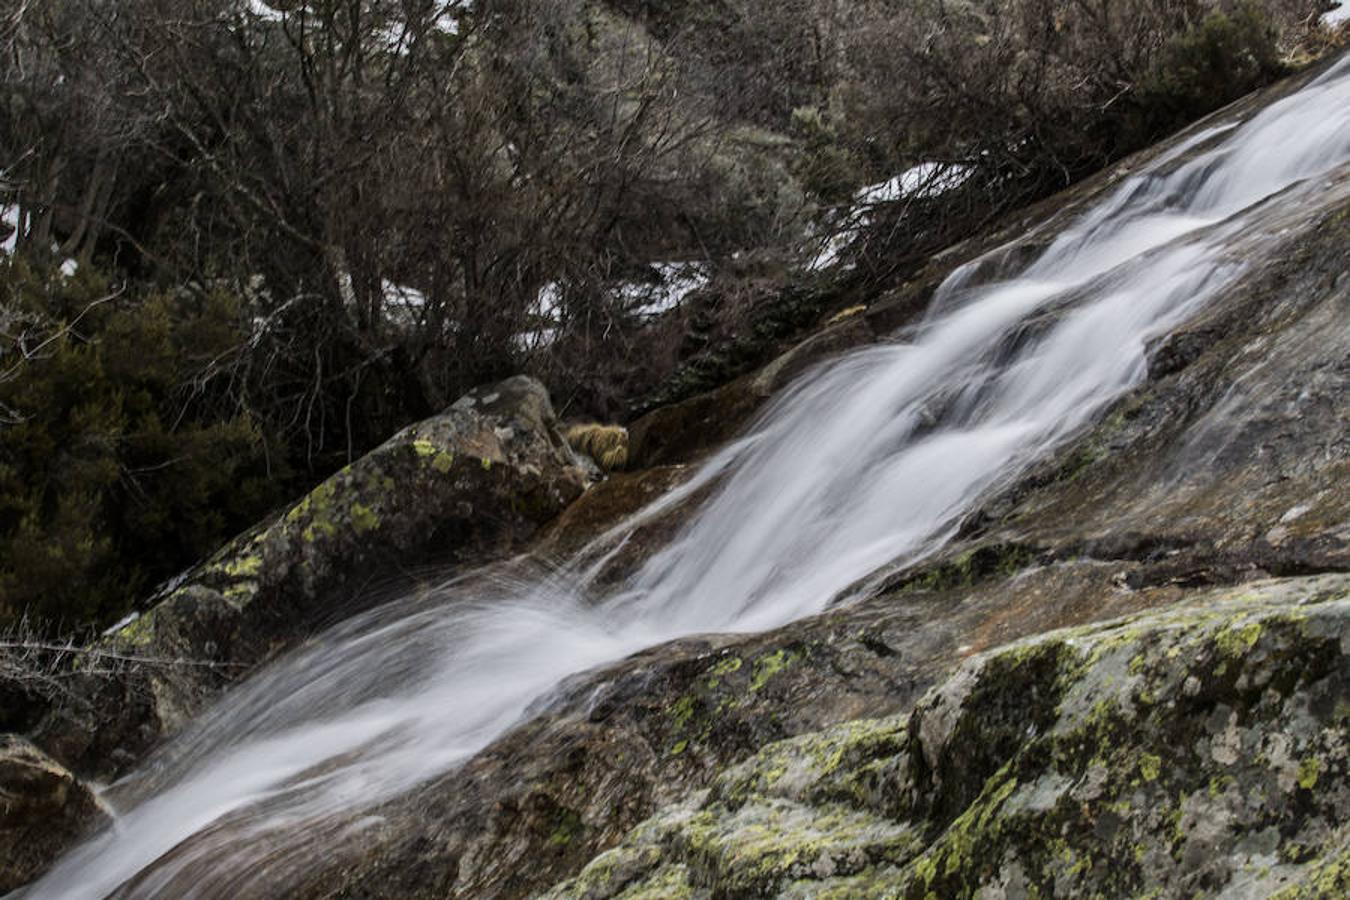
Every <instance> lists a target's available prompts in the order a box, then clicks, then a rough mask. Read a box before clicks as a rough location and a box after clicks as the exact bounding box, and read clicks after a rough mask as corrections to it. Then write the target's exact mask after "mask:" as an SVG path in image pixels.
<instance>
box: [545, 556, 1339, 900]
mask: <svg viewBox="0 0 1350 900" xmlns="http://www.w3.org/2000/svg"><path fill="white" fill-rule="evenodd" d="M1348 655H1350V577H1347V576H1319V577H1312V578H1303V579H1284V580H1274V581H1269V582H1263V583H1260V584H1255V585H1248V586H1246V587H1244V588H1243V589H1241V590H1231V589H1230V590H1218V591H1211V592H1209V593H1206V594H1202V595H1201V596H1199V597H1198V598H1197V599H1196V600H1194V601H1193V602H1191V603H1189V604H1187V605H1184V606H1181V607H1178V608H1176V609H1173V610H1169V611H1166V612H1163V613H1157V614H1152V615H1145V616H1138V617H1135V618H1133V619H1129V620H1124V621H1119V622H1114V623H1107V624H1105V625H1097V626H1089V627H1084V628H1078V629H1071V630H1067V631H1061V632H1057V633H1053V634H1050V635H1047V636H1045V637H1043V638H1039V639H1035V640H1029V641H1024V642H1021V643H1019V644H1016V645H1013V646H1010V647H1008V648H1005V649H1002V650H996V651H992V652H990V653H987V654H984V655H982V656H979V657H974V658H972V659H971V660H969V661H967V663H965V664H964V665H963V667H962V668H961V669H960V670H959V671H958V672H957V673H956V674H955V675H953V676H952V677H951V678H950V679H949V680H948V681H947V682H946V683H944V684H942V685H940V686H939V687H937V688H935V689H934V690H933V691H932V692H930V693H929V695H928V696H927V697H925V699H924V700H922V701H921V702H920V703H919V704H918V706H917V707H916V709H915V710H914V712H913V714H912V715H911V716H908V717H895V718H891V719H880V720H867V721H859V722H853V723H848V724H846V725H843V726H839V727H836V728H832V729H828V730H826V731H823V732H820V733H818V734H807V735H802V736H799V737H796V738H792V739H789V740H786V741H781V742H778V743H775V744H771V745H769V746H767V747H765V748H763V749H762V750H761V751H760V752H759V753H757V754H756V755H755V756H753V757H752V758H751V759H749V760H747V761H746V762H744V763H741V764H739V765H736V766H733V767H731V768H729V769H727V770H726V771H725V772H723V773H722V774H721V775H720V776H718V778H717V779H715V780H714V782H713V784H712V786H711V788H710V789H709V790H708V791H707V792H706V793H703V794H699V795H696V796H693V797H691V798H689V799H688V800H686V801H685V802H684V803H682V804H678V805H676V806H672V807H669V808H667V809H666V810H665V811H663V812H661V813H658V814H657V815H656V816H654V817H653V818H652V819H649V820H648V821H647V822H646V823H644V824H643V825H642V826H640V827H639V828H638V829H637V830H635V831H634V832H633V833H631V834H630V835H629V836H628V838H626V839H625V841H624V842H623V843H621V844H620V845H619V847H618V848H617V849H616V850H613V851H610V853H608V854H605V855H603V856H601V857H599V858H598V859H597V860H595V861H594V862H593V863H592V864H591V866H588V867H587V868H586V869H585V870H583V871H582V873H581V875H580V876H579V877H578V878H577V879H574V880H573V881H569V882H565V883H563V884H561V885H559V886H557V887H556V888H555V889H554V892H553V893H552V894H551V895H550V896H553V897H557V898H562V897H583V896H585V897H602V896H604V897H608V896H616V897H617V896H628V895H627V894H624V893H620V890H619V889H615V890H613V891H612V892H609V893H606V892H603V891H601V892H597V890H596V889H595V884H596V882H597V881H598V879H599V878H600V877H601V875H602V874H603V873H604V872H606V871H609V870H612V866H613V862H614V860H616V859H623V860H627V861H629V862H630V863H632V862H633V861H634V860H637V861H640V864H636V863H634V864H632V865H630V866H629V868H628V869H626V870H625V871H626V875H625V878H624V880H623V883H622V885H621V886H620V888H621V890H622V891H630V890H631V891H653V890H655V889H656V885H657V883H658V882H657V879H658V878H662V879H664V878H667V877H669V873H671V872H672V871H678V872H680V873H681V876H680V877H681V879H683V880H682V881H681V884H682V885H687V886H688V887H689V888H690V889H692V890H693V891H694V892H695V894H696V895H708V896H773V895H781V896H800V897H807V896H812V897H814V896H888V897H913V898H925V897H930V896H933V897H972V896H976V895H977V894H983V893H990V892H992V893H994V894H999V895H1001V894H1003V893H1008V894H1012V893H1018V894H1021V895H1024V896H1036V895H1040V896H1070V895H1072V896H1078V895H1083V896H1092V895H1097V896H1124V895H1130V896H1174V895H1180V894H1185V895H1187V896H1191V895H1196V894H1198V895H1201V896H1211V895H1214V894H1217V893H1220V892H1222V891H1224V890H1232V891H1237V892H1241V893H1245V894H1247V895H1251V896H1264V895H1269V894H1273V893H1276V892H1277V891H1281V890H1284V891H1286V892H1287V893H1288V896H1290V897H1304V896H1340V894H1337V893H1334V892H1335V891H1337V890H1340V888H1341V886H1342V885H1343V883H1344V880H1345V875H1344V871H1345V867H1344V840H1343V837H1338V836H1337V835H1343V832H1341V831H1339V829H1340V828H1341V824H1340V823H1341V817H1342V816H1343V814H1344V812H1345V810H1346V809H1347V808H1350V785H1348V784H1347V778H1346V775H1347V765H1348V760H1347V754H1348V753H1350V747H1347V742H1346V741H1345V740H1344V728H1343V721H1342V720H1341V719H1338V718H1337V714H1336V712H1335V710H1336V709H1337V702H1338V701H1339V700H1340V699H1341V698H1342V697H1343V696H1344V693H1345V691H1346V690H1347V688H1348V687H1350V660H1348V658H1347V657H1348ZM771 656H772V654H766V655H765V656H764V657H762V659H766V658H770V657H771ZM1145 694H1148V695H1151V696H1152V697H1153V698H1154V699H1153V700H1152V701H1151V702H1143V701H1142V700H1141V697H1143V696H1144V695H1145ZM688 709H689V710H690V712H689V715H690V716H692V714H693V713H692V706H690V707H688ZM972 778H978V779H979V781H978V782H977V783H975V784H974V785H972V784H971V783H970V781H971V779H972Z"/></svg>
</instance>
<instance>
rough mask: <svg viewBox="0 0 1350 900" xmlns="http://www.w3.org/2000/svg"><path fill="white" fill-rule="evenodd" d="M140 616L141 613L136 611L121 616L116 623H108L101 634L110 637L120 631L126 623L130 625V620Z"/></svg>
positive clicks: (132, 620) (133, 620)
mask: <svg viewBox="0 0 1350 900" xmlns="http://www.w3.org/2000/svg"><path fill="white" fill-rule="evenodd" d="M140 617H141V614H140V613H138V612H134V613H130V614H128V615H126V616H123V617H122V618H121V619H119V620H118V621H117V622H116V623H114V624H113V625H110V626H109V627H108V629H107V630H106V631H104V632H103V636H104V637H112V636H113V635H114V634H117V632H119V631H121V630H122V629H123V628H126V627H127V626H128V625H130V624H131V623H132V622H135V621H136V620H137V619H139V618H140Z"/></svg>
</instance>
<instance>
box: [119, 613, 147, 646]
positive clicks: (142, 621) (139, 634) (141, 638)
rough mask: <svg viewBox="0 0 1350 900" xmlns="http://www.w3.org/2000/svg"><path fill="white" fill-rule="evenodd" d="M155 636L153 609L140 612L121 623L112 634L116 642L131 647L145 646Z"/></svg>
mask: <svg viewBox="0 0 1350 900" xmlns="http://www.w3.org/2000/svg"><path fill="white" fill-rule="evenodd" d="M154 637H155V611H154V610H153V609H152V610H150V611H148V612H145V613H142V614H141V615H139V616H137V617H136V618H134V619H132V620H131V621H130V622H128V623H127V624H126V625H123V626H122V627H121V628H119V629H118V630H117V632H116V633H115V634H114V638H115V639H116V640H117V642H118V643H120V644H123V645H129V646H132V647H145V646H147V645H148V644H149V643H150V642H151V641H152V640H153V639H154Z"/></svg>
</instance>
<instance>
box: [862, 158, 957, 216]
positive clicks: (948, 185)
mask: <svg viewBox="0 0 1350 900" xmlns="http://www.w3.org/2000/svg"><path fill="white" fill-rule="evenodd" d="M969 177H970V166H952V165H945V164H943V163H935V162H926V163H919V164H918V165H917V166H914V167H912V168H910V169H907V170H905V171H904V172H901V173H900V174H899V175H896V176H895V177H894V178H891V179H888V180H886V181H883V182H881V183H880V184H873V185H869V186H867V187H865V188H863V189H862V190H860V191H858V193H857V194H856V195H855V196H854V202H855V203H857V204H860V205H871V204H876V203H894V202H895V201H896V200H900V199H901V198H903V197H936V196H938V195H939V194H945V193H946V192H947V191H950V190H953V189H955V188H958V187H960V186H961V185H962V184H963V183H965V181H966V179H967V178H969Z"/></svg>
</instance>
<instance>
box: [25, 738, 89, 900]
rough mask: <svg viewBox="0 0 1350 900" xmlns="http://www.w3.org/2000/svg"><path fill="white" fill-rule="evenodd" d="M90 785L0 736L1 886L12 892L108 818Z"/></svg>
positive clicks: (43, 756) (41, 755) (36, 752)
mask: <svg viewBox="0 0 1350 900" xmlns="http://www.w3.org/2000/svg"><path fill="white" fill-rule="evenodd" d="M107 818H108V817H107V814H106V813H105V812H104V811H103V809H102V807H100V806H99V803H98V800H97V799H95V797H94V795H93V793H92V792H90V790H89V788H88V787H87V786H86V785H85V784H84V783H83V782H81V781H80V780H79V779H77V778H76V777H75V776H74V775H72V774H71V773H70V772H69V771H67V770H66V769H65V768H64V767H63V766H61V765H60V764H59V763H57V762H56V761H55V760H53V759H51V758H49V757H48V756H47V755H46V754H44V753H43V752H42V751H41V750H39V749H37V748H36V747H34V746H33V745H32V744H30V743H28V741H26V740H24V739H23V738H20V737H16V736H14V735H11V734H6V735H0V891H12V890H14V889H15V888H17V887H19V886H20V885H22V884H24V883H25V882H27V881H29V880H31V879H32V878H33V877H34V876H36V875H38V874H39V873H41V872H42V871H43V870H44V869H45V868H47V866H49V865H51V863H52V861H53V860H55V859H56V857H57V856H59V855H60V854H61V853H62V852H63V851H64V850H65V849H66V848H67V847H69V846H70V845H71V844H72V843H74V842H75V841H76V840H78V839H79V838H80V837H81V836H83V835H84V834H86V833H87V832H89V831H92V830H93V829H94V828H95V827H98V826H100V825H103V824H104V823H105V822H106V821H107Z"/></svg>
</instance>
